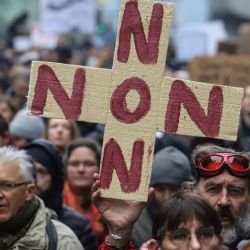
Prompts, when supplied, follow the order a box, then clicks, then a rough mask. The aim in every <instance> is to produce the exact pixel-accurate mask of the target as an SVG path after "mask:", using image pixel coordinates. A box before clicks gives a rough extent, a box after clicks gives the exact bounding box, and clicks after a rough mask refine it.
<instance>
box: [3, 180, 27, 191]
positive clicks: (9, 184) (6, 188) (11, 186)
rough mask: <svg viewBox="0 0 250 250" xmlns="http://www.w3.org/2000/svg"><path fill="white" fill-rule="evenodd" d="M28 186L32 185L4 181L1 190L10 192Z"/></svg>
mask: <svg viewBox="0 0 250 250" xmlns="http://www.w3.org/2000/svg"><path fill="white" fill-rule="evenodd" d="M27 184H30V181H25V182H19V183H15V182H12V181H2V182H0V190H2V191H6V192H8V191H11V190H13V189H15V188H17V187H19V186H22V185H27Z"/></svg>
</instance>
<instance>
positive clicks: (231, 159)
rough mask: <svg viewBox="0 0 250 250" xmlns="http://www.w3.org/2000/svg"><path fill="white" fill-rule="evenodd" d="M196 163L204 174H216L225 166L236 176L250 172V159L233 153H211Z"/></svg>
mask: <svg viewBox="0 0 250 250" xmlns="http://www.w3.org/2000/svg"><path fill="white" fill-rule="evenodd" d="M196 165H197V166H196V167H197V168H198V169H199V174H201V175H202V176H213V175H216V174H217V173H219V172H220V171H221V170H222V168H224V167H227V168H228V170H229V171H230V172H231V173H232V174H234V175H236V176H247V175H249V173H250V163H249V159H248V158H246V157H244V156H241V155H238V154H232V153H216V154H210V155H207V156H205V157H203V158H202V159H200V160H199V161H198V162H197V164H196Z"/></svg>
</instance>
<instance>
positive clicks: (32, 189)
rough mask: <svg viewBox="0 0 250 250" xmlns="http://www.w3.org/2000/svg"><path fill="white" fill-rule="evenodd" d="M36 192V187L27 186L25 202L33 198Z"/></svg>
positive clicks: (33, 185) (32, 185)
mask: <svg viewBox="0 0 250 250" xmlns="http://www.w3.org/2000/svg"><path fill="white" fill-rule="evenodd" d="M36 192H37V189H36V185H35V184H33V183H32V184H28V188H27V190H26V201H30V200H32V199H33V198H34V196H35V194H36Z"/></svg>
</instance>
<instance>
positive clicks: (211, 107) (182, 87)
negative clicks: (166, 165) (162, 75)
mask: <svg viewBox="0 0 250 250" xmlns="http://www.w3.org/2000/svg"><path fill="white" fill-rule="evenodd" d="M181 105H183V106H184V108H185V109H186V110H187V112H188V114H189V116H190V117H191V119H192V120H193V121H194V123H195V124H196V125H197V127H198V128H199V129H200V130H201V131H202V133H203V134H204V135H205V136H206V137H216V136H218V135H219V132H220V121H221V117H222V111H223V93H222V88H221V87H219V86H213V88H212V90H211V91H210V95H209V101H208V110H207V115H206V114H205V111H204V109H203V108H202V107H201V105H200V104H199V102H198V100H197V98H196V97H195V95H194V93H193V92H192V91H191V89H190V88H188V87H187V86H186V84H185V83H184V82H183V81H180V80H176V81H174V82H173V84H172V87H171V90H170V93H169V102H168V107H167V112H166V115H165V132H167V133H175V132H176V131H177V129H178V124H179V117H180V110H181Z"/></svg>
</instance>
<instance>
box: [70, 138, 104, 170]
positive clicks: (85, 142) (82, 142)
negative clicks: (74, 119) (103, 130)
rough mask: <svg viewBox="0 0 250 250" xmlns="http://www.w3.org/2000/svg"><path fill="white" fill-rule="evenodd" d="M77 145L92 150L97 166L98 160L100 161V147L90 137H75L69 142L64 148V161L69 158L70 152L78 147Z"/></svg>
mask: <svg viewBox="0 0 250 250" xmlns="http://www.w3.org/2000/svg"><path fill="white" fill-rule="evenodd" d="M79 147H86V148H89V149H90V150H92V151H93V152H94V153H95V158H96V161H97V166H98V167H99V165H100V161H101V147H100V145H99V144H98V143H97V142H96V141H94V140H92V139H90V138H77V139H75V140H73V141H72V142H70V143H69V145H68V147H67V149H66V163H67V161H68V159H69V158H70V155H71V154H72V152H73V151H74V150H75V149H76V148H79Z"/></svg>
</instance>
